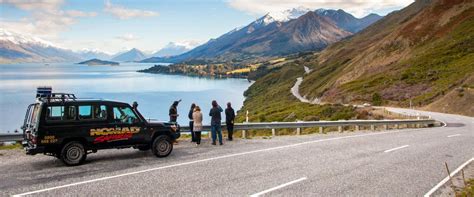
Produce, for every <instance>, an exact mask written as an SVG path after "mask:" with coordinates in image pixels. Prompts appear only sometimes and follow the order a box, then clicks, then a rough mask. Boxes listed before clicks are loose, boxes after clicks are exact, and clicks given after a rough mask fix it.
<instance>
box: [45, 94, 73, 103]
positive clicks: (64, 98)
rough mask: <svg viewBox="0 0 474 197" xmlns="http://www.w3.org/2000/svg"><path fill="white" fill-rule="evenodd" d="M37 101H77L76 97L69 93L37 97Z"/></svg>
mask: <svg viewBox="0 0 474 197" xmlns="http://www.w3.org/2000/svg"><path fill="white" fill-rule="evenodd" d="M38 99H39V100H42V101H47V102H55V101H62V102H64V101H71V100H72V101H75V100H76V99H77V97H76V95H74V94H71V93H51V94H50V95H48V96H46V97H39V98H38Z"/></svg>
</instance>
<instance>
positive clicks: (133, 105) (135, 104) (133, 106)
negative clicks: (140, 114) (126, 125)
mask: <svg viewBox="0 0 474 197" xmlns="http://www.w3.org/2000/svg"><path fill="white" fill-rule="evenodd" d="M132 108H133V109H135V110H137V108H138V103H137V102H136V101H133V104H132Z"/></svg>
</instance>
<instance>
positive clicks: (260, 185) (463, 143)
mask: <svg viewBox="0 0 474 197" xmlns="http://www.w3.org/2000/svg"><path fill="white" fill-rule="evenodd" d="M393 110H396V111H400V112H410V113H412V112H413V111H409V110H402V109H393ZM423 114H426V115H431V116H432V117H434V118H436V119H439V120H442V121H445V122H446V123H447V126H446V127H440V128H430V129H404V130H390V131H388V132H380V131H379V132H363V131H362V132H350V133H344V134H337V133H333V134H326V135H318V134H316V135H306V136H286V137H277V138H275V139H270V140H268V139H267V140H266V139H259V140H238V141H234V142H228V143H226V144H225V145H224V146H217V147H216V146H211V145H209V144H205V145H203V146H202V147H197V148H196V147H194V146H192V145H191V144H190V143H189V142H181V143H180V145H178V146H177V147H176V149H175V150H174V152H173V154H172V155H170V156H169V157H167V158H162V159H159V158H155V157H153V156H152V155H151V153H144V152H139V151H137V150H133V149H125V150H106V151H102V152H101V151H99V153H97V154H93V155H90V157H89V158H88V163H87V164H86V165H82V166H78V167H64V166H62V164H61V163H60V162H59V161H57V160H55V159H54V158H52V157H47V156H41V155H38V156H34V157H30V156H25V155H23V153H21V152H20V151H13V152H12V151H7V152H6V151H3V152H0V153H1V154H3V156H0V161H1V162H0V192H1V193H0V194H1V196H7V195H14V194H24V193H26V192H33V193H30V194H32V195H38V196H77V195H79V196H104V195H106V196H112V195H119V196H130V195H132V196H144V195H147V196H148V195H163V196H165V195H166V196H191V195H197V196H249V195H252V194H263V195H268V196H382V195H383V196H422V195H424V194H425V193H426V192H428V191H429V190H430V189H431V188H432V187H433V186H434V185H436V184H437V183H438V182H439V181H441V180H442V179H443V178H444V177H445V176H446V173H445V169H444V162H448V164H449V165H450V166H451V167H452V168H453V169H454V168H456V167H457V166H459V165H461V164H462V163H464V162H465V161H467V160H469V159H470V158H472V157H473V156H474V126H473V125H474V119H473V118H470V117H464V116H457V115H446V114H439V113H423ZM448 136H449V137H448Z"/></svg>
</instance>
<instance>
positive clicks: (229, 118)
mask: <svg viewBox="0 0 474 197" xmlns="http://www.w3.org/2000/svg"><path fill="white" fill-rule="evenodd" d="M231 105H232V104H231V103H230V102H228V103H227V108H226V109H225V124H226V126H227V140H229V141H232V135H233V134H234V119H235V111H234V109H233V108H232V106H231Z"/></svg>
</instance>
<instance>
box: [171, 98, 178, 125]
mask: <svg viewBox="0 0 474 197" xmlns="http://www.w3.org/2000/svg"><path fill="white" fill-rule="evenodd" d="M179 102H181V100H179V101H174V102H173V104H172V105H171V107H170V113H169V115H170V122H177V121H178V116H179V114H178V104H179Z"/></svg>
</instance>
